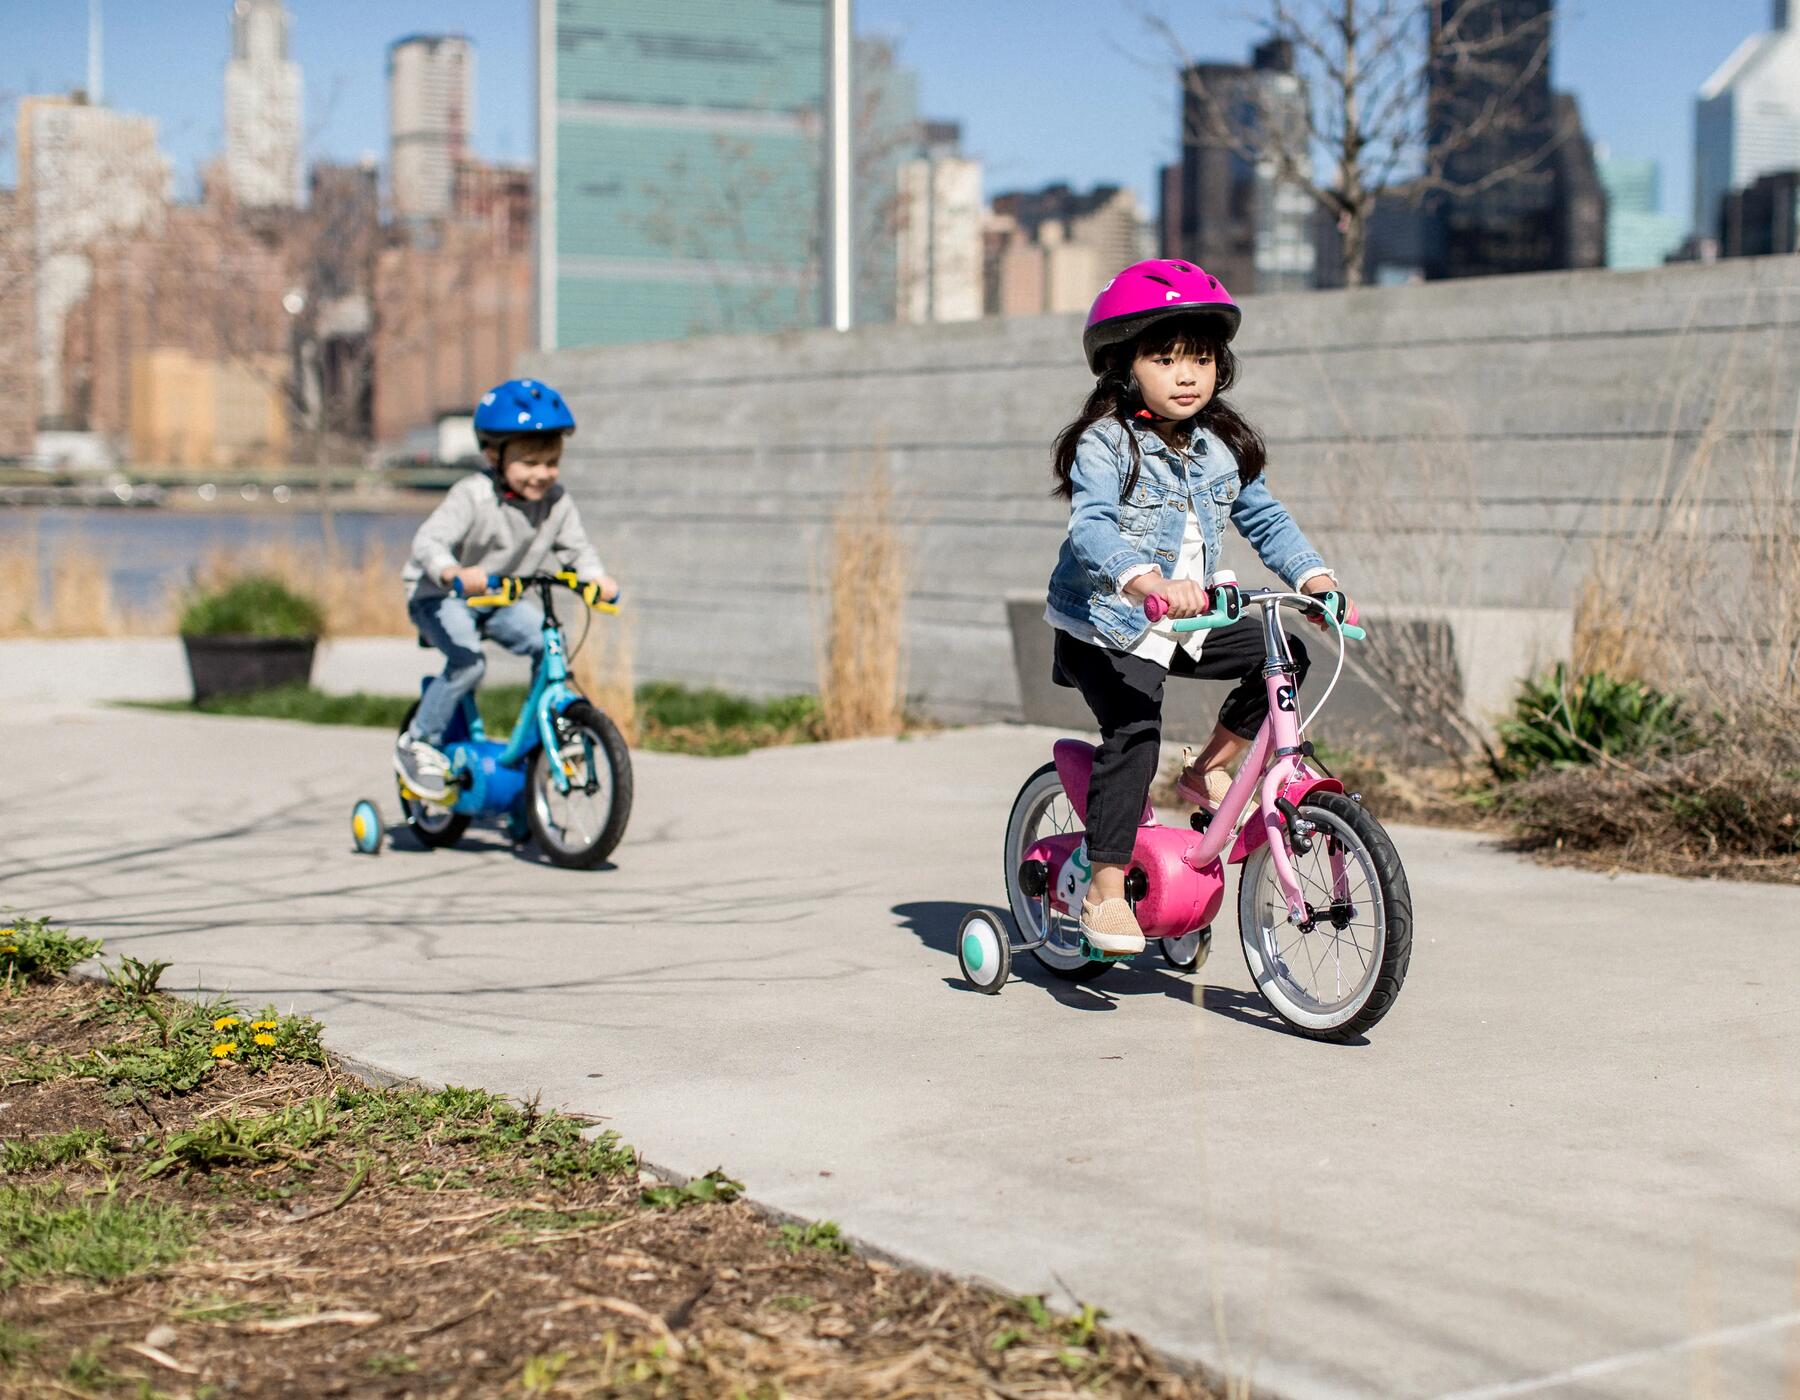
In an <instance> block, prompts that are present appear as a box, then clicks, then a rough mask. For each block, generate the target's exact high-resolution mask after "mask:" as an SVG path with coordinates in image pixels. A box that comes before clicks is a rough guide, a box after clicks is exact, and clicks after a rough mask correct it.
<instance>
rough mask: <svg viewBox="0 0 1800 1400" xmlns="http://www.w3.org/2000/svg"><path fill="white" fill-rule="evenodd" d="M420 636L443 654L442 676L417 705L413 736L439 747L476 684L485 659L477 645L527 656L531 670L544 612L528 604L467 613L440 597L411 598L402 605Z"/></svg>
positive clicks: (540, 650)
mask: <svg viewBox="0 0 1800 1400" xmlns="http://www.w3.org/2000/svg"><path fill="white" fill-rule="evenodd" d="M406 614H407V616H408V617H410V618H411V619H412V624H413V626H414V627H417V628H418V629H419V635H420V636H422V637H424V638H425V640H426V641H428V642H430V643H431V645H432V646H434V647H436V648H437V649H438V650H439V651H441V652H443V653H444V657H445V660H444V673H443V674H442V675H440V676H434V677H433V678H432V681H431V684H430V685H428V686H426V687H425V694H424V695H423V696H422V697H421V698H420V700H419V710H418V713H417V714H415V715H414V716H413V722H412V734H413V738H415V739H423V740H424V741H425V742H426V743H428V744H439V743H442V742H443V738H444V730H445V729H446V728H448V727H449V724H450V717H451V716H452V715H454V714H455V713H456V707H457V705H458V704H459V703H461V701H462V698H463V696H465V695H467V694H469V693H470V692H471V691H472V690H474V689H475V687H476V686H477V685H479V684H480V683H481V676H482V673H483V672H484V671H486V670H487V658H486V657H485V656H483V655H482V654H481V639H482V638H483V637H486V638H487V639H488V640H489V641H494V642H498V643H499V644H500V645H501V646H503V647H505V648H506V649H507V650H508V651H510V652H514V653H516V654H518V655H520V656H529V657H530V658H531V664H532V665H533V666H534V667H535V666H536V665H537V663H538V659H539V658H540V657H542V656H543V654H544V632H543V627H544V610H543V609H542V608H541V607H539V606H538V605H537V604H536V603H534V602H531V601H530V600H529V599H526V600H521V601H520V602H517V603H514V604H513V605H512V606H511V607H505V608H482V609H481V610H480V611H477V610H476V609H474V608H472V607H470V606H469V605H468V604H467V603H465V602H464V601H463V600H462V599H461V598H456V597H451V596H449V595H442V596H437V597H431V598H416V599H414V600H413V601H412V602H411V603H409V604H408V605H407V609H406Z"/></svg>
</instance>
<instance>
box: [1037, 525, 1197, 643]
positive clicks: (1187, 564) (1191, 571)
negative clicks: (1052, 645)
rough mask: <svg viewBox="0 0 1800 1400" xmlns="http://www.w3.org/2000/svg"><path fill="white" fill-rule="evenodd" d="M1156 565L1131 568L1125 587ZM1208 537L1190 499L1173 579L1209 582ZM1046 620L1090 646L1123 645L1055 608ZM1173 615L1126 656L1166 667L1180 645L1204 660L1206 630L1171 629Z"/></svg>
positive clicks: (1049, 609) (1046, 611) (1156, 625)
mask: <svg viewBox="0 0 1800 1400" xmlns="http://www.w3.org/2000/svg"><path fill="white" fill-rule="evenodd" d="M1155 572H1156V566H1155V565H1154V564H1141V565H1139V566H1137V567H1136V568H1131V569H1127V570H1126V571H1125V573H1124V575H1123V576H1122V577H1121V578H1120V579H1119V587H1120V588H1121V589H1122V588H1124V586H1125V585H1126V584H1127V583H1129V582H1130V581H1131V580H1132V579H1134V578H1136V577H1137V576H1138V575H1139V574H1153V573H1155ZM1206 572H1207V571H1206V538H1205V536H1203V535H1202V534H1201V533H1200V517H1199V516H1197V515H1195V514H1194V506H1193V502H1192V501H1191V500H1190V501H1189V502H1188V512H1187V519H1186V521H1184V522H1183V524H1182V527H1181V553H1180V554H1179V555H1177V556H1176V559H1175V571H1174V573H1172V574H1170V575H1169V577H1170V578H1171V579H1192V580H1193V581H1194V582H1196V583H1200V584H1204V583H1205V582H1206ZM1044 621H1045V622H1048V623H1049V624H1050V625H1051V626H1052V627H1054V628H1056V629H1057V630H1058V631H1059V632H1067V633H1068V634H1069V635H1070V636H1071V637H1073V638H1075V639H1076V640H1077V641H1081V642H1086V643H1087V644H1088V645H1089V646H1096V647H1101V648H1103V649H1105V650H1107V651H1118V650H1119V648H1118V647H1116V646H1114V645H1113V644H1112V643H1111V642H1109V641H1107V640H1106V638H1105V637H1102V636H1101V635H1100V633H1099V632H1098V631H1096V630H1095V629H1094V628H1093V626H1092V625H1090V624H1089V623H1086V622H1083V621H1081V620H1080V619H1079V618H1073V617H1070V616H1068V615H1067V614H1065V613H1059V612H1058V611H1057V610H1056V609H1055V608H1054V607H1049V606H1046V607H1045V609H1044ZM1173 621H1174V619H1173V618H1164V619H1163V620H1162V621H1161V622H1155V623H1152V624H1151V625H1150V630H1149V631H1148V632H1146V633H1144V635H1143V636H1141V637H1139V638H1138V639H1137V642H1136V644H1135V645H1133V646H1131V647H1129V648H1127V649H1126V650H1125V651H1124V652H1123V655H1126V656H1141V657H1143V658H1144V659H1145V660H1146V661H1154V662H1155V663H1156V664H1157V665H1158V666H1161V667H1162V668H1163V669H1164V670H1167V669H1168V666H1169V663H1170V662H1171V661H1173V660H1174V659H1175V648H1176V647H1180V648H1181V649H1182V650H1183V651H1185V652H1186V653H1187V654H1188V655H1189V656H1191V657H1193V658H1194V660H1196V661H1198V660H1199V659H1200V647H1201V644H1202V643H1204V642H1205V640H1206V633H1204V632H1172V631H1170V630H1169V628H1170V624H1171V623H1172V622H1173Z"/></svg>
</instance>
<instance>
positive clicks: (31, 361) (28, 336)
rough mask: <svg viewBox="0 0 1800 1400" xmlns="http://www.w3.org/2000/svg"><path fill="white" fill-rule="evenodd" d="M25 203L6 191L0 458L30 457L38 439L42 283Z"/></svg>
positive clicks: (0, 259) (0, 206)
mask: <svg viewBox="0 0 1800 1400" xmlns="http://www.w3.org/2000/svg"><path fill="white" fill-rule="evenodd" d="M23 202H24V201H23V197H22V196H21V195H19V194H17V193H15V192H14V191H12V190H0V458H6V457H23V456H25V455H26V454H27V453H29V452H30V451H31V449H32V444H33V443H34V441H35V440H36V438H37V419H38V370H37V355H36V350H35V347H36V333H35V332H36V311H35V303H34V299H33V296H32V292H33V289H34V287H35V286H36V279H35V277H34V276H33V269H32V263H31V230H30V224H29V222H28V221H27V219H26V218H25V215H24V210H23V207H22V206H23Z"/></svg>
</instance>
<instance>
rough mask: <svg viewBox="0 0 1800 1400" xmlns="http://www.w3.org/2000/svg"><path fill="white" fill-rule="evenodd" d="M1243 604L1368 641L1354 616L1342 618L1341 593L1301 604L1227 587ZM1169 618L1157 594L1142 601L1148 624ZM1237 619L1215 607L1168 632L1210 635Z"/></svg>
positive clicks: (1263, 591) (1292, 597) (1280, 594)
mask: <svg viewBox="0 0 1800 1400" xmlns="http://www.w3.org/2000/svg"><path fill="white" fill-rule="evenodd" d="M1231 588H1232V589H1233V591H1235V592H1237V593H1238V594H1239V596H1240V597H1241V599H1242V601H1243V602H1244V603H1256V604H1260V605H1262V606H1265V607H1266V606H1268V605H1269V604H1274V605H1275V606H1276V607H1286V608H1293V609H1294V610H1295V611H1296V612H1302V613H1305V614H1306V615H1307V616H1308V617H1323V618H1325V620H1326V621H1327V622H1331V623H1333V624H1335V625H1336V627H1337V630H1338V631H1339V632H1341V633H1342V634H1343V635H1344V636H1346V637H1348V638H1349V639H1350V640H1351V641H1355V642H1361V641H1365V640H1367V638H1368V635H1369V634H1368V632H1366V631H1365V630H1364V629H1363V628H1361V627H1358V626H1357V625H1356V620H1355V617H1354V616H1350V617H1346V616H1345V610H1346V608H1347V607H1348V606H1349V600H1348V599H1346V598H1345V597H1344V595H1343V594H1342V593H1336V592H1333V593H1321V594H1318V595H1316V596H1315V597H1311V598H1308V599H1307V600H1306V601H1304V602H1303V601H1301V599H1300V596H1299V595H1297V594H1294V593H1289V592H1287V591H1285V590H1282V589H1273V588H1248V589H1238V588H1237V587H1236V585H1235V584H1234V585H1231ZM1219 591H1220V590H1216V589H1210V588H1209V589H1208V590H1207V601H1208V603H1209V604H1212V603H1213V595H1214V594H1215V593H1216V592H1219ZM1168 614H1169V604H1168V600H1167V599H1165V598H1164V597H1162V596H1161V595H1160V594H1157V593H1152V594H1151V595H1150V596H1149V597H1148V598H1146V599H1144V616H1146V617H1148V618H1149V619H1150V621H1151V622H1152V623H1156V622H1161V621H1162V620H1163V618H1165V617H1167V616H1168ZM1238 617H1239V610H1238V609H1236V608H1230V607H1217V606H1216V605H1215V606H1214V607H1213V608H1212V610H1211V611H1208V612H1206V613H1203V614H1201V615H1200V616H1199V617H1184V618H1180V619H1178V620H1176V621H1174V622H1171V623H1170V624H1169V630H1170V631H1171V632H1210V631H1213V630H1215V629H1217V628H1220V627H1229V626H1230V625H1231V624H1232V623H1234V622H1236V621H1237V620H1238Z"/></svg>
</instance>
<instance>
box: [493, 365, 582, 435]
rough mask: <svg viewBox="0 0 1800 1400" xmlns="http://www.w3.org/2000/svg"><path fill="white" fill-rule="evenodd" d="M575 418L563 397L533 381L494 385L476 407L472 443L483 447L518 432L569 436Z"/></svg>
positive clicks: (514, 380)
mask: <svg viewBox="0 0 1800 1400" xmlns="http://www.w3.org/2000/svg"><path fill="white" fill-rule="evenodd" d="M574 431H575V415H574V414H573V413H570V412H569V406H568V405H567V404H566V403H564V402H563V399H562V395H561V394H559V393H557V392H556V390H554V389H552V388H551V387H550V386H549V385H548V384H541V383H539V382H538V381H537V380H535V379H509V380H507V381H506V383H504V384H496V385H495V386H494V387H493V388H492V389H489V390H488V391H487V393H485V394H483V395H482V396H481V402H480V403H478V404H476V405H475V440H476V441H477V442H479V443H480V444H481V445H482V446H483V447H486V446H487V445H488V444H489V443H490V442H501V441H504V440H505V439H506V438H509V437H515V436H517V435H518V434H519V433H572V432H574Z"/></svg>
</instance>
